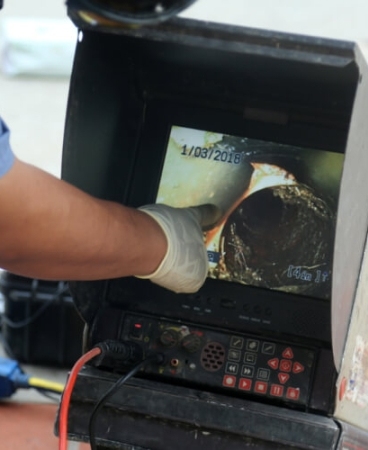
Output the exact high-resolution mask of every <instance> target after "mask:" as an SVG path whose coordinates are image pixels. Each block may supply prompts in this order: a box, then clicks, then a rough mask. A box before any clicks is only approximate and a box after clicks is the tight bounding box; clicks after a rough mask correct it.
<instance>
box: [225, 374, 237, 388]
mask: <svg viewBox="0 0 368 450" xmlns="http://www.w3.org/2000/svg"><path fill="white" fill-rule="evenodd" d="M222 385H223V386H225V387H228V388H233V387H235V385H236V377H234V376H233V375H225V376H224V378H223V379H222Z"/></svg>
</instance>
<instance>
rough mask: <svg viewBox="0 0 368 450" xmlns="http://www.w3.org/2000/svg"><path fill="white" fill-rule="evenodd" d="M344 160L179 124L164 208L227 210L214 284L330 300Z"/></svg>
mask: <svg viewBox="0 0 368 450" xmlns="http://www.w3.org/2000/svg"><path fill="white" fill-rule="evenodd" d="M343 157H344V155H343V154H341V153H336V152H333V151H328V150H325V149H324V150H319V149H311V148H307V147H300V146H295V145H292V144H289V143H288V144H283V143H282V144H281V143H276V142H273V141H272V140H270V141H266V140H259V139H253V138H247V137H238V136H232V135H227V134H221V133H216V132H211V131H204V130H197V129H193V128H187V127H182V126H176V125H175V126H172V127H171V131H170V136H169V140H168V144H167V150H166V156H165V159H164V163H163V169H162V173H161V178H160V182H159V187H158V193H157V197H156V202H157V203H165V204H167V205H170V206H175V207H186V206H194V205H200V204H204V203H212V204H215V205H216V206H218V207H219V208H220V209H221V211H222V217H221V219H220V221H219V222H218V223H217V224H216V226H215V227H214V228H212V229H210V230H208V231H206V232H205V233H204V239H205V243H206V247H207V251H208V258H209V265H210V268H209V274H208V276H209V277H210V278H214V279H221V280H228V281H231V282H237V283H242V284H245V285H250V286H257V287H262V288H268V289H276V290H280V291H283V292H288V293H293V294H300V295H308V296H312V297H316V298H321V299H329V298H330V296H331V272H332V258H333V245H334V235H335V222H336V213H337V202H338V194H339V185H340V178H341V174H342V167H343Z"/></svg>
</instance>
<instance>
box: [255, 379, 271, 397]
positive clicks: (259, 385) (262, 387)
mask: <svg viewBox="0 0 368 450" xmlns="http://www.w3.org/2000/svg"><path fill="white" fill-rule="evenodd" d="M267 388H268V385H267V383H265V382H264V381H256V384H255V386H254V392H257V393H258V394H266V393H267Z"/></svg>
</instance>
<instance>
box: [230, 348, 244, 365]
mask: <svg viewBox="0 0 368 450" xmlns="http://www.w3.org/2000/svg"><path fill="white" fill-rule="evenodd" d="M240 357H241V352H240V350H235V349H233V348H231V349H230V350H229V353H228V355H227V359H230V360H231V361H236V362H238V361H240Z"/></svg>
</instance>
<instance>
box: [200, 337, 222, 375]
mask: <svg viewBox="0 0 368 450" xmlns="http://www.w3.org/2000/svg"><path fill="white" fill-rule="evenodd" d="M224 361H225V347H224V346H223V345H222V344H219V343H218V342H209V343H207V344H206V345H205V347H203V349H202V354H201V365H202V367H203V368H204V369H205V370H207V371H208V372H216V371H217V370H220V369H221V367H222V365H223V364H224Z"/></svg>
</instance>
